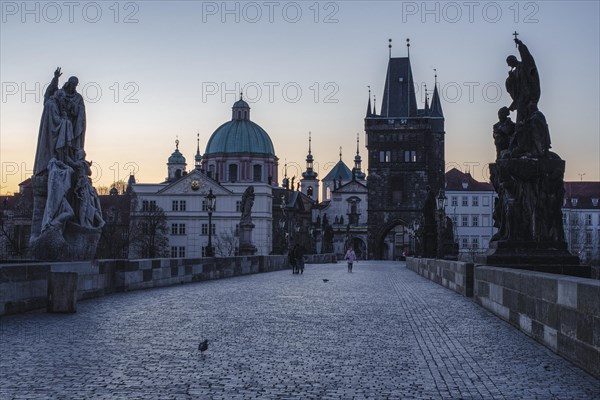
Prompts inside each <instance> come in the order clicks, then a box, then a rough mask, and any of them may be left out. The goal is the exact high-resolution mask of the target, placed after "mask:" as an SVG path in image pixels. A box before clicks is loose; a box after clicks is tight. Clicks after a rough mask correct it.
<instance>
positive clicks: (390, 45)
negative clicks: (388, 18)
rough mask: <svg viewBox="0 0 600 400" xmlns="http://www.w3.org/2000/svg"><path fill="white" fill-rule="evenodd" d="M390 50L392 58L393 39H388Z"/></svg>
mask: <svg viewBox="0 0 600 400" xmlns="http://www.w3.org/2000/svg"><path fill="white" fill-rule="evenodd" d="M388 49H389V53H390V54H389V55H390V58H392V39H388Z"/></svg>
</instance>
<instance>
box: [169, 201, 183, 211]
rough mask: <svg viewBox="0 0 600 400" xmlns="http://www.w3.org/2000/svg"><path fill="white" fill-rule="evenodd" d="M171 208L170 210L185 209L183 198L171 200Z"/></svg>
mask: <svg viewBox="0 0 600 400" xmlns="http://www.w3.org/2000/svg"><path fill="white" fill-rule="evenodd" d="M171 210H172V211H185V210H186V203H185V200H173V202H172V204H171Z"/></svg>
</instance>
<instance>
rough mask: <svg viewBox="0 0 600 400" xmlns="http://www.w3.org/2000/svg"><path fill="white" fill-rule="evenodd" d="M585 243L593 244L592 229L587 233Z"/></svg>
mask: <svg viewBox="0 0 600 400" xmlns="http://www.w3.org/2000/svg"><path fill="white" fill-rule="evenodd" d="M585 244H592V231H588V232H586V233H585Z"/></svg>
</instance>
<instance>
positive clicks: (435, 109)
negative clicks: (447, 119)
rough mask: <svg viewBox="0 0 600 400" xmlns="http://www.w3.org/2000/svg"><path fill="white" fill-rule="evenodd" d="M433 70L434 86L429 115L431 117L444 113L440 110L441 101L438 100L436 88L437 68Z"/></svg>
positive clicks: (438, 95) (440, 115)
mask: <svg viewBox="0 0 600 400" xmlns="http://www.w3.org/2000/svg"><path fill="white" fill-rule="evenodd" d="M434 71H435V87H434V88H433V97H432V98H431V112H430V114H429V115H430V116H432V117H441V118H443V117H444V113H443V111H442V103H441V101H440V94H439V93H438V88H437V70H436V69H434Z"/></svg>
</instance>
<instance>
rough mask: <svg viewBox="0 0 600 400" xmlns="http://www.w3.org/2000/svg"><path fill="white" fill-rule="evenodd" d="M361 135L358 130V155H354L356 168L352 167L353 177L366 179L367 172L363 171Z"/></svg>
mask: <svg viewBox="0 0 600 400" xmlns="http://www.w3.org/2000/svg"><path fill="white" fill-rule="evenodd" d="M359 137H360V133H358V132H356V156H354V168H352V179H359V180H364V179H365V173H364V172H362V167H361V164H362V159H361V158H360V152H359V143H360V142H359Z"/></svg>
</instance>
